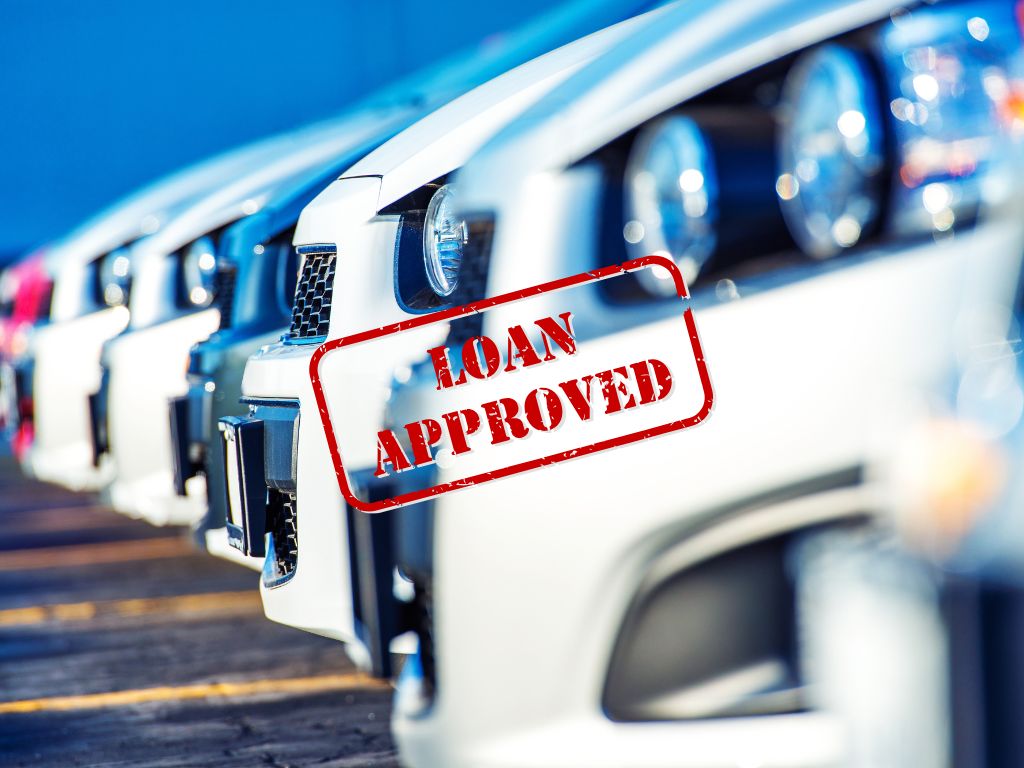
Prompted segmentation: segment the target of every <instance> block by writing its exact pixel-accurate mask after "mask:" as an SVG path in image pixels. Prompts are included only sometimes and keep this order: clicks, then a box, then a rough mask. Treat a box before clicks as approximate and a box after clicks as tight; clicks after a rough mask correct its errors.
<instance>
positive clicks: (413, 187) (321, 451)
mask: <svg viewBox="0 0 1024 768" xmlns="http://www.w3.org/2000/svg"><path fill="white" fill-rule="evenodd" d="M642 23H644V21H643V18H641V19H640V20H635V21H632V22H627V23H624V24H623V25H620V26H618V27H612V28H610V29H609V30H605V31H603V32H600V33H597V34H595V35H592V36H591V37H589V38H585V39H584V40H582V41H579V42H578V43H575V44H571V45H568V46H565V47H564V48H562V49H559V50H557V51H554V52H552V53H551V54H548V55H547V56H544V57H541V58H539V59H535V60H534V61H532V62H530V63H528V64H525V65H522V66H521V67H519V68H517V69H513V70H512V71H510V72H509V73H507V74H506V75H503V76H501V77H498V78H496V79H494V80H492V81H490V82H488V83H486V84H485V85H483V86H480V87H478V88H476V89H475V90H473V91H470V92H469V93H467V94H466V95H464V96H462V97H460V98H458V99H456V100H454V101H452V102H451V103H449V104H447V105H446V106H444V107H442V108H440V109H438V110H437V111H435V112H433V113H432V114H430V115H429V116H427V117H425V118H423V119H422V120H420V121H419V122H417V123H416V124H415V125H413V126H412V127H410V128H409V129H408V130H406V131H404V132H402V133H401V134H399V135H398V136H396V137H395V138H394V139H392V140H391V141H389V142H388V143H386V144H384V145H383V146H382V147H381V148H380V149H378V150H377V151H375V152H373V153H371V154H370V155H368V156H367V157H366V158H364V159H363V160H361V161H360V162H359V163H357V164H356V165H354V166H353V167H352V168H350V169H349V170H348V171H346V173H345V174H344V175H343V176H342V178H340V179H339V180H337V181H335V182H334V183H333V184H332V185H331V186H330V187H328V188H327V189H326V190H325V191H324V192H323V193H322V194H321V195H320V196H319V197H318V198H316V199H315V200H314V201H313V202H312V203H310V205H308V206H307V207H306V208H305V210H304V211H303V213H302V215H301V217H300V219H299V223H298V227H297V229H296V234H295V243H296V247H297V250H298V252H299V254H300V257H301V259H302V262H301V269H300V277H299V281H298V287H297V290H296V293H295V303H294V306H293V316H292V324H291V328H290V329H289V332H288V334H287V335H286V337H285V338H284V340H283V341H282V342H281V343H279V344H275V345H272V346H270V347H267V348H265V349H263V350H261V351H260V352H259V353H258V354H256V355H255V356H253V357H252V358H251V359H250V360H249V362H248V364H247V366H246V371H245V377H244V379H243V401H244V402H246V403H248V404H249V407H250V414H249V416H248V417H245V418H242V419H234V420H224V421H222V429H223V431H224V436H225V440H226V443H225V450H226V452H227V453H226V456H227V464H228V487H229V492H230V493H231V496H232V498H231V501H230V503H229V521H228V522H229V525H228V530H229V531H230V532H231V536H232V538H233V539H234V541H235V542H236V543H237V544H238V546H240V547H241V548H243V549H244V550H245V551H247V552H249V553H250V554H252V553H254V552H262V551H263V547H264V546H265V547H266V552H267V565H266V567H265V569H264V575H263V583H262V588H261V593H262V597H263V604H264V610H265V612H266V614H267V616H268V617H269V618H271V619H273V620H275V621H279V622H281V623H285V624H289V625H291V626H295V627H299V628H301V629H305V630H307V631H310V632H314V633H317V634H321V635H326V636H328V637H333V638H336V639H339V640H342V641H345V642H346V643H348V644H349V645H348V650H349V653H350V655H351V656H352V657H353V658H354V659H355V660H356V661H357V663H359V664H360V665H361V666H363V667H365V668H369V669H371V670H373V671H374V672H375V673H377V674H381V675H387V674H389V673H390V671H391V667H390V663H391V660H390V655H389V650H390V649H391V648H392V642H391V641H392V640H393V639H394V638H395V636H396V634H397V633H398V631H399V622H397V621H395V620H394V617H393V611H392V610H391V608H392V598H391V595H392V588H393V585H394V579H395V576H394V572H393V568H392V566H391V564H390V562H389V561H387V559H386V558H384V557H383V553H384V551H385V550H386V549H387V548H388V547H389V543H388V542H389V539H390V524H391V521H390V519H389V517H388V516H386V515H385V516H380V517H377V518H375V519H370V518H367V517H365V516H363V515H361V514H360V513H358V512H355V511H354V510H351V509H349V508H348V507H347V506H346V504H345V502H344V500H343V498H342V496H341V494H340V493H339V490H338V485H337V482H336V479H335V477H334V474H333V471H332V470H331V465H330V459H329V453H328V449H327V444H326V440H325V436H324V433H323V430H322V429H321V428H320V426H319V418H320V416H319V411H318V406H317V404H316V399H315V397H314V394H313V391H312V388H311V383H310V378H309V365H310V360H311V359H312V356H313V353H314V351H315V349H316V348H317V347H318V346H319V345H320V344H321V343H323V342H324V341H325V340H327V339H329V338H338V337H340V336H344V335H347V334H351V333H354V332H357V331H360V330H365V329H366V328H370V327H377V326H379V325H383V324H387V323H391V322H397V321H400V320H402V319H407V318H410V317H415V316H417V315H422V314H425V313H429V312H432V311H434V310H436V309H439V308H442V307H444V306H447V305H448V300H447V298H446V297H447V294H448V291H447V290H446V289H445V286H444V285H443V283H442V282H440V280H441V277H443V275H442V276H441V277H437V276H435V278H434V282H433V283H432V282H431V278H430V277H428V274H427V268H428V265H427V264H426V263H425V261H424V253H425V248H427V246H426V245H425V239H424V238H425V235H424V233H425V231H428V232H429V231H430V227H431V226H432V225H437V226H436V227H435V229H436V230H438V231H440V230H443V228H444V226H445V225H444V222H445V221H447V219H448V218H450V216H449V211H450V200H451V197H450V196H451V192H452V190H451V188H450V187H448V186H446V180H447V178H448V176H449V175H450V174H451V173H452V171H454V170H455V169H456V168H458V167H459V165H461V163H462V162H464V161H465V159H466V158H468V157H469V155H470V153H471V152H472V151H473V150H474V149H475V148H476V147H478V146H480V145H481V144H482V143H483V142H484V141H486V140H487V138H489V137H490V136H491V135H493V133H494V132H495V131H496V130H498V129H499V128H500V127H501V126H502V125H504V124H505V123H507V122H508V121H509V120H511V119H512V118H513V117H514V116H515V115H516V114H518V113H519V112H520V111H522V109H524V108H525V107H527V106H528V105H529V104H530V103H532V102H533V101H535V100H536V99H537V98H539V97H540V96H541V95H542V94H543V93H544V92H546V91H547V90H549V89H550V88H551V87H553V86H554V85H555V84H557V82H559V81H561V80H562V79H564V78H565V77H567V76H568V75H569V74H570V73H571V72H572V71H574V70H575V69H577V68H578V67H579V66H580V65H581V64H582V63H583V62H585V61H587V60H589V59H590V58H592V57H593V56H594V55H597V54H598V53H599V52H600V51H602V50H604V49H606V48H607V47H608V46H609V45H611V44H612V43H613V41H614V40H616V39H621V37H622V36H624V35H625V34H626V32H627V29H628V28H630V27H631V26H632V25H639V24H642ZM452 237H454V235H453V236H452ZM428 239H429V238H428ZM418 348H419V343H418V342H413V343H409V342H408V341H402V342H398V343H395V344H390V345H385V346H383V347H381V348H379V349H375V350H373V351H369V352H367V354H366V355H364V356H362V357H360V359H359V360H358V361H357V362H356V363H354V364H353V365H352V366H350V367H348V368H347V369H346V371H344V372H343V374H342V376H341V377H340V378H338V379H336V380H334V381H332V383H331V387H332V389H333V391H335V392H341V393H343V394H342V395H341V396H342V397H343V398H346V399H348V400H349V401H351V403H352V404H353V407H351V408H347V409H345V412H344V414H343V415H342V416H341V418H343V419H345V420H352V421H354V422H356V423H359V424H361V425H364V426H367V427H368V428H369V427H372V426H373V425H376V424H378V423H379V420H380V418H381V414H382V410H383V403H384V401H385V399H386V398H387V395H388V390H389V382H390V377H391V372H392V370H393V368H394V366H395V365H399V366H401V365H402V364H403V363H408V364H411V363H412V362H413V359H414V357H415V355H416V353H417V350H418ZM357 462H358V465H359V466H360V468H361V470H365V471H368V470H369V469H370V468H371V467H372V466H373V464H374V462H375V457H373V456H369V455H365V456H360V457H359V458H358V460H357ZM265 533H270V534H271V535H270V536H269V537H265V535H264V534H265ZM265 542H267V543H266V544H265ZM402 647H406V646H402V645H401V644H399V645H397V646H395V648H396V649H397V648H402Z"/></svg>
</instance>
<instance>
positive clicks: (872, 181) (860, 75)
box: [776, 45, 885, 258]
mask: <svg viewBox="0 0 1024 768" xmlns="http://www.w3.org/2000/svg"><path fill="white" fill-rule="evenodd" d="M783 103H784V104H785V114H784V121H783V125H782V130H781V134H780V147H779V159H780V164H781V168H780V174H779V178H778V182H777V183H776V192H777V194H778V196H779V198H780V199H781V201H782V210H783V215H784V216H785V217H786V222H787V224H788V225H789V228H790V231H791V232H792V234H793V238H794V239H795V240H796V241H797V243H798V244H799V245H800V246H801V247H802V248H803V249H804V250H805V251H806V252H807V253H809V254H810V255H812V256H815V257H817V258H826V257H828V256H832V255H834V254H835V253H837V252H838V251H839V250H841V249H842V248H849V247H850V246H852V245H854V244H856V243H857V242H858V241H860V240H861V238H862V237H863V235H864V234H865V233H866V232H868V231H869V230H871V229H872V228H873V227H874V226H875V225H876V224H877V222H878V218H879V208H880V201H881V190H882V180H883V176H882V173H881V172H882V169H883V166H884V159H885V149H884V148H885V140H884V136H883V124H882V120H881V115H880V109H879V95H878V90H877V86H876V83H875V79H874V76H873V73H872V72H871V71H870V70H869V68H868V66H867V64H866V63H865V61H864V59H863V58H862V57H861V55H859V54H857V53H855V52H854V51H852V50H850V49H847V48H843V47H840V46H838V45H825V46H822V47H820V48H816V49H814V50H813V51H811V52H809V53H807V54H805V55H804V56H803V58H801V59H800V60H799V61H797V63H796V64H795V65H794V67H793V69H792V71H791V72H790V73H789V75H788V76H787V78H786V83H785V85H784V90H783Z"/></svg>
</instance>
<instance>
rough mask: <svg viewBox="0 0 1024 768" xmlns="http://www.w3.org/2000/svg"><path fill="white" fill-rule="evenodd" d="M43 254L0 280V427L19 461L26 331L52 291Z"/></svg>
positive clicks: (24, 421) (28, 428) (25, 439)
mask: <svg viewBox="0 0 1024 768" xmlns="http://www.w3.org/2000/svg"><path fill="white" fill-rule="evenodd" d="M43 253H44V252H43V250H42V249H39V250H36V251H33V252H32V253H31V254H29V255H28V256H26V257H25V258H23V259H21V260H20V261H18V262H16V263H15V264H13V265H12V266H10V267H8V268H7V270H5V271H4V273H3V275H2V276H0V426H2V427H3V428H4V430H5V431H7V433H8V434H9V436H10V440H11V448H12V450H13V452H14V455H15V457H16V458H18V459H19V460H20V459H21V457H22V455H23V454H24V453H25V451H26V450H27V449H28V447H29V446H30V445H31V444H32V390H31V384H32V358H31V355H29V354H28V352H29V348H30V339H31V333H32V327H33V326H34V325H35V324H36V323H39V322H43V321H45V320H46V318H47V317H48V316H49V313H50V294H51V290H52V288H53V281H52V279H51V278H50V275H49V273H48V272H47V270H46V265H45V260H44V258H43Z"/></svg>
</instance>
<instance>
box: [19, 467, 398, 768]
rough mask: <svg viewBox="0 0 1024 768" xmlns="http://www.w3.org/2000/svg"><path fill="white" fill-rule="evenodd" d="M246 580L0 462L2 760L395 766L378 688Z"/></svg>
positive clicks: (183, 544) (160, 534) (178, 537)
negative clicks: (270, 607)
mask: <svg viewBox="0 0 1024 768" xmlns="http://www.w3.org/2000/svg"><path fill="white" fill-rule="evenodd" d="M257 579H258V576H257V574H255V573H254V572H252V571H249V570H246V569H244V568H242V567H240V566H237V565H234V564H231V563H227V562H223V561H220V560H217V559H216V558H213V557H211V556H209V555H206V554H203V553H201V552H197V551H196V550H195V549H194V547H193V546H192V545H191V543H190V542H189V538H188V536H187V534H186V532H184V531H182V530H178V529H173V528H154V527H151V526H149V525H147V524H146V523H143V522H139V521H135V520H129V519H127V518H125V517H122V516H121V515H118V514H116V513H114V512H113V511H111V510H109V509H107V508H105V507H103V506H101V505H98V504H97V503H96V502H95V500H94V499H92V498H90V497H89V496H86V495H79V494H72V493H70V492H66V491H63V490H60V489H57V488H54V487H52V486H47V485H43V484H41V483H36V482H32V481H30V480H26V479H24V478H22V477H21V476H20V475H19V474H18V472H17V470H16V469H15V468H14V465H13V463H12V462H11V460H10V459H8V458H0V766H203V767H204V768H206V767H210V766H230V767H231V768H234V767H235V766H275V767H276V768H284V767H285V766H319V767H320V768H341V767H342V766H345V767H348V766H374V767H375V768H383V767H384V766H388V767H392V766H397V765H398V762H397V759H396V757H395V751H394V746H393V744H392V742H391V738H390V736H389V733H388V720H389V717H390V700H391V691H390V689H389V688H388V687H387V686H386V685H384V684H381V683H379V682H377V681H375V680H372V679H369V678H367V677H365V676H364V675H362V674H360V673H359V672H358V671H357V670H356V669H355V668H354V667H353V665H352V664H351V662H349V660H348V659H347V657H346V656H345V654H344V651H343V650H342V647H341V645H340V644H338V643H336V642H334V641H331V640H327V639H324V638H320V637H315V636H312V635H308V634H306V633H304V632H299V631H297V630H293V629H290V628H288V627H283V626H280V625H277V624H273V623H271V622H270V621H268V620H267V619H266V618H264V616H263V611H262V608H261V607H260V601H259V594H258V590H257Z"/></svg>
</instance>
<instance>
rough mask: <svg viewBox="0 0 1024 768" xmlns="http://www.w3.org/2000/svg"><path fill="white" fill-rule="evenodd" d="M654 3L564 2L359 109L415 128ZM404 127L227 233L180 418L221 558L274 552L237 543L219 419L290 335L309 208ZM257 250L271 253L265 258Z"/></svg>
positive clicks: (182, 475)
mask: <svg viewBox="0 0 1024 768" xmlns="http://www.w3.org/2000/svg"><path fill="white" fill-rule="evenodd" d="M650 7H651V3H650V2H649V0H602V2H600V3H597V4H595V3H592V2H590V1H589V0H584V2H578V1H577V2H575V3H570V4H567V5H563V6H560V7H558V8H557V9H553V10H552V11H550V12H548V13H545V14H541V15H540V16H538V17H535V18H533V19H531V21H530V22H528V23H527V24H525V25H523V26H521V27H517V28H516V29H514V30H512V31H510V32H506V33H503V34H502V35H501V37H500V38H499V39H490V40H486V41H482V42H481V43H480V44H479V45H477V46H474V47H472V48H469V49H466V50H460V51H459V52H457V53H455V54H453V55H452V56H450V57H448V58H447V59H445V60H443V61H442V62H441V63H439V64H435V65H432V66H431V67H429V68H427V69H426V70H424V71H421V72H417V73H415V74H414V75H412V76H409V77H407V78H405V79H404V80H402V81H399V82H398V83H396V84H395V85H393V86H390V87H389V88H387V89H385V90H383V91H381V92H378V93H375V94H374V95H373V96H371V97H370V98H369V99H368V100H367V102H366V103H365V104H363V105H357V106H356V107H354V108H353V109H354V110H361V109H363V110H365V109H376V110H377V111H378V112H379V113H380V114H382V115H387V114H388V112H387V108H390V109H394V108H395V107H396V106H399V105H403V106H405V107H407V109H406V110H405V112H404V113H403V114H404V119H405V120H406V121H407V123H408V124H412V123H413V122H415V121H416V119H418V118H419V117H422V116H424V115H426V114H429V113H430V112H431V111H432V110H433V109H434V108H436V107H438V106H440V105H442V104H445V103H447V102H448V101H451V100H452V99H454V98H456V97H458V96H460V95H462V94H463V93H465V92H466V91H468V90H470V89H471V88H473V87H476V86H477V85H480V84H481V83H484V82H486V81H488V80H490V79H492V78H493V77H495V76H497V75H500V74H503V73H504V72H506V71H508V70H509V69H512V68H513V67H515V66H518V65H520V64H522V63H523V62H525V61H529V60H530V59H532V58H535V57H536V56H538V55H541V54H543V53H547V52H548V51H550V50H551V49H553V48H555V47H557V46H558V45H561V44H564V43H565V42H568V41H572V40H575V39H577V38H579V37H581V36H583V35H584V34H586V33H589V32H592V31H594V30H595V29H599V28H601V27H602V26H605V25H606V24H607V23H609V22H610V21H617V20H620V19H622V18H627V17H629V16H632V15H634V14H636V13H638V12H640V11H642V10H647V9H649V8H650ZM404 127H407V126H406V125H402V124H396V123H395V121H393V120H390V121H384V122H382V125H381V130H380V132H379V133H378V134H377V135H376V136H374V138H373V141H370V142H367V143H366V144H364V145H363V146H356V147H353V148H352V149H351V151H350V152H347V153H345V154H344V155H341V156H339V157H337V158H336V159H335V160H334V161H332V164H330V165H328V166H325V167H323V168H320V169H315V170H311V171H310V173H309V174H308V175H307V176H306V177H305V178H301V179H297V180H296V182H295V183H294V184H292V185H289V186H284V187H280V188H278V189H277V190H276V191H275V193H274V195H273V196H272V197H271V198H269V199H268V200H267V201H266V204H265V205H264V207H263V209H262V210H261V211H260V213H258V214H254V215H251V216H248V217H246V218H245V219H244V220H242V221H240V222H238V223H237V224H236V225H234V226H232V227H231V228H229V229H227V230H225V232H224V235H223V236H222V238H221V245H220V247H219V248H218V253H217V259H218V261H219V262H221V266H222V267H223V266H225V265H233V266H235V267H236V268H237V269H236V273H237V274H236V277H235V279H234V288H233V290H232V293H231V300H230V305H231V310H230V311H231V315H232V317H230V318H227V319H226V321H224V322H222V323H221V328H220V330H219V331H218V332H217V333H216V334H214V335H213V336H211V337H210V338H209V339H207V340H206V341H204V342H202V343H200V344H198V345H197V346H196V347H195V348H194V349H193V350H192V352H191V354H190V364H189V380H190V389H189V394H188V395H186V396H184V397H182V398H178V399H177V400H175V401H174V403H173V405H172V415H171V419H172V425H173V426H172V435H173V438H174V448H173V453H174V456H175V459H176V460H175V485H176V488H177V492H178V494H179V495H180V496H184V495H188V490H187V489H188V488H189V487H193V488H194V487H195V486H196V485H197V484H196V483H195V482H194V481H192V480H191V478H193V477H194V476H196V475H203V476H204V477H205V485H206V494H207V497H208V498H207V501H208V509H207V513H206V516H205V518H204V519H203V520H202V521H201V522H200V523H199V524H198V525H196V526H195V527H194V528H195V533H196V534H197V538H201V540H202V541H203V542H204V543H205V546H206V547H207V548H208V550H209V551H210V552H212V553H213V554H216V555H218V556H222V557H227V558H229V559H232V560H238V559H240V558H241V560H242V562H244V563H245V564H246V565H249V566H253V567H259V568H262V566H263V564H264V563H265V557H264V556H261V557H258V558H257V557H246V556H244V555H242V554H241V553H239V552H238V550H236V549H235V548H233V547H231V546H230V545H229V543H228V542H229V539H228V535H227V533H226V531H225V520H226V514H225V509H226V505H227V494H226V492H225V482H226V476H225V471H224V460H223V458H224V457H223V440H222V439H221V436H220V434H219V432H218V430H217V422H218V420H219V419H220V418H221V417H224V416H241V415H244V414H245V413H246V410H247V409H246V406H245V405H244V404H241V403H240V397H241V381H242V374H243V370H244V368H245V360H246V358H248V357H249V356H250V355H251V354H253V353H254V352H256V351H257V350H258V349H259V348H260V347H261V346H264V345H268V344H273V343H274V342H276V341H278V340H279V339H280V338H281V337H282V336H283V335H285V334H287V333H288V331H289V325H290V323H291V319H292V317H291V315H292V302H293V298H294V291H295V282H296V276H297V275H296V272H297V270H296V269H294V268H293V266H292V261H291V260H292V259H296V258H297V254H295V252H294V249H293V248H292V246H291V241H292V235H293V233H294V230H295V224H296V221H297V219H298V216H299V213H300V212H301V210H302V208H304V207H305V205H306V204H307V203H309V202H310V201H311V200H312V199H313V197H315V196H316V195H317V194H319V193H320V192H321V191H322V190H323V189H324V187H326V186H327V185H328V184H329V183H330V182H332V181H334V179H336V178H337V177H338V176H339V175H341V173H342V172H343V171H345V170H347V169H348V167H349V166H351V165H352V164H354V163H355V162H356V161H358V160H359V159H361V158H362V157H363V156H364V155H365V154H367V153H369V152H370V151H372V150H373V149H376V148H377V146H379V145H380V144H382V143H384V142H385V141H386V140H388V139H390V138H392V137H393V136H394V135H395V134H396V133H397V132H398V131H399V130H400V129H401V128H404ZM256 250H263V251H264V253H261V254H259V258H256V257H255V256H254V251H256ZM285 294H286V295H285ZM282 299H283V301H282ZM226 325H227V326H229V327H225V326H226Z"/></svg>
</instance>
